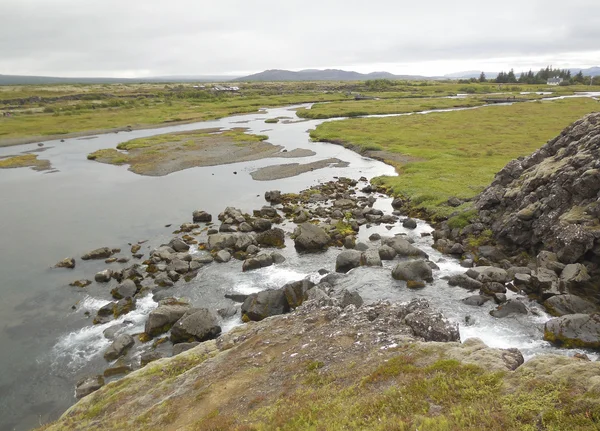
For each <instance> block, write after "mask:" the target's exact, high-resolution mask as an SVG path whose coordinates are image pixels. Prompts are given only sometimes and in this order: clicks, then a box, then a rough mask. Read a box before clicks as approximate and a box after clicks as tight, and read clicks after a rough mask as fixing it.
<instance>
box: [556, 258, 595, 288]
mask: <svg viewBox="0 0 600 431" xmlns="http://www.w3.org/2000/svg"><path fill="white" fill-rule="evenodd" d="M590 278H591V277H590V276H589V274H588V272H587V269H586V268H585V266H583V265H582V264H580V263H571V264H569V265H566V266H565V268H564V269H563V270H562V272H561V274H560V288H561V289H562V290H568V291H571V290H573V289H576V288H577V287H578V286H580V285H581V284H582V283H584V282H586V281H589V280H590Z"/></svg>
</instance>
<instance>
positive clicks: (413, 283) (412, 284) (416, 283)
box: [406, 280, 426, 289]
mask: <svg viewBox="0 0 600 431" xmlns="http://www.w3.org/2000/svg"><path fill="white" fill-rule="evenodd" d="M425 286H426V284H425V282H424V281H422V280H408V281H407V282H406V287H407V288H408V289H422V288H424V287H425Z"/></svg>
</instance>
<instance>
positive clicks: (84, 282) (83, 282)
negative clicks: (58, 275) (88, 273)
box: [69, 280, 92, 287]
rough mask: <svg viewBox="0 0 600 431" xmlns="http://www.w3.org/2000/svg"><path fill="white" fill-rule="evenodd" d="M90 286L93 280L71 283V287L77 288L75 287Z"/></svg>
mask: <svg viewBox="0 0 600 431" xmlns="http://www.w3.org/2000/svg"><path fill="white" fill-rule="evenodd" d="M90 284H92V281H91V280H75V281H74V282H72V283H69V286H75V287H87V286H89V285H90Z"/></svg>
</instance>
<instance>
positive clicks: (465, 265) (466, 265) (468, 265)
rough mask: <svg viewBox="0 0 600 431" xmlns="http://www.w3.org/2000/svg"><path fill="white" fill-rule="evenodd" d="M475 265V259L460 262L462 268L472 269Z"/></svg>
mask: <svg viewBox="0 0 600 431" xmlns="http://www.w3.org/2000/svg"><path fill="white" fill-rule="evenodd" d="M474 264H475V262H474V261H473V259H464V260H462V261H461V262H460V266H462V267H463V268H472V267H473V265H474Z"/></svg>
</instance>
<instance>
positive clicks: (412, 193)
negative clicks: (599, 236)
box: [311, 98, 600, 219]
mask: <svg viewBox="0 0 600 431" xmlns="http://www.w3.org/2000/svg"><path fill="white" fill-rule="evenodd" d="M598 110H600V104H599V103H598V102H597V101H595V100H592V99H584V98H577V99H565V100H557V101H552V102H539V101H538V102H531V103H518V104H515V105H512V106H490V107H484V108H480V109H475V110H467V111H457V112H447V113H435V114H429V115H413V116H404V117H387V118H360V119H349V120H344V121H335V122H328V123H324V124H321V125H320V126H318V127H317V129H316V130H314V131H312V132H311V137H312V138H313V139H314V140H321V141H329V142H334V143H338V144H342V145H344V146H346V147H351V148H353V149H356V150H357V151H367V150H381V151H388V152H391V153H400V154H403V155H406V156H409V157H414V158H417V159H419V161H415V162H411V163H407V164H404V165H396V166H397V171H398V173H399V174H400V175H399V176H397V177H380V178H377V179H375V183H377V184H380V185H383V186H385V187H387V188H389V189H390V190H391V191H392V192H393V193H394V194H396V195H401V196H404V197H406V198H409V199H410V201H411V204H412V207H413V209H415V210H417V211H419V212H425V213H426V214H427V215H428V216H429V217H431V218H432V219H440V218H444V217H447V216H448V215H449V214H450V213H452V212H453V211H455V209H454V208H452V207H449V206H446V205H445V203H446V201H447V200H448V198H450V197H452V196H456V197H458V198H470V197H472V196H474V195H476V194H477V193H479V192H480V191H481V190H482V189H483V188H484V187H486V186H487V185H489V183H490V182H491V180H492V179H493V177H494V175H495V173H496V172H498V171H499V170H500V169H501V168H502V167H504V165H505V164H506V163H507V162H508V161H510V160H512V159H514V158H516V157H519V156H525V155H529V154H530V153H532V152H533V151H534V150H536V149H537V148H539V147H541V146H542V145H543V144H544V143H546V142H547V141H548V140H549V139H551V138H553V137H555V136H556V135H558V134H559V133H560V132H561V130H562V129H563V128H564V127H566V126H568V125H569V124H570V123H571V122H573V121H575V120H577V119H579V118H580V117H582V116H583V115H585V114H587V113H590V112H594V111H598Z"/></svg>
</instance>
